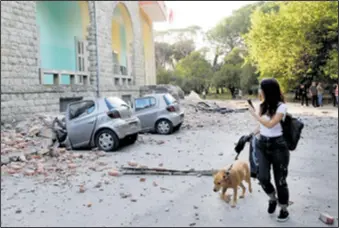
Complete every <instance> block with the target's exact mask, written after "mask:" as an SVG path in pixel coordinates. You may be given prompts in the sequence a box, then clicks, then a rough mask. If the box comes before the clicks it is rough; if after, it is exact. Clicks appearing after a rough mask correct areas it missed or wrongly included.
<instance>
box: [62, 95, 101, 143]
mask: <svg viewBox="0 0 339 228" xmlns="http://www.w3.org/2000/svg"><path fill="white" fill-rule="evenodd" d="M97 108H98V107H97V106H96V104H95V102H94V101H93V100H84V101H79V102H74V103H71V104H69V105H68V108H67V112H66V128H67V134H68V138H69V140H70V142H71V144H72V147H73V148H79V147H84V146H88V145H89V143H90V140H91V136H92V133H93V130H94V127H95V124H96V118H97Z"/></svg>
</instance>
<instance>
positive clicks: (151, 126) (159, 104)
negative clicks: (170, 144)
mask: <svg viewBox="0 0 339 228" xmlns="http://www.w3.org/2000/svg"><path fill="white" fill-rule="evenodd" d="M134 110H135V115H136V116H137V117H139V119H140V122H141V128H142V131H143V132H147V131H156V132H157V133H158V134H161V135H168V134H171V133H172V132H173V131H174V130H178V129H179V128H180V127H181V125H182V123H183V121H184V111H183V110H182V109H181V108H180V104H179V103H178V101H177V100H176V99H175V98H174V97H173V96H172V95H171V94H169V93H155V94H148V95H144V96H143V97H140V98H137V99H135V107H134Z"/></svg>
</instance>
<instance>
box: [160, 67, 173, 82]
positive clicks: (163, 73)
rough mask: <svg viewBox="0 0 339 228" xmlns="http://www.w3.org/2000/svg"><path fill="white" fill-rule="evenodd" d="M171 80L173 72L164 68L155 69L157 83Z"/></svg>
mask: <svg viewBox="0 0 339 228" xmlns="http://www.w3.org/2000/svg"><path fill="white" fill-rule="evenodd" d="M172 81H173V72H172V71H168V70H165V69H164V68H158V69H157V83H158V84H170V83H171V82H172Z"/></svg>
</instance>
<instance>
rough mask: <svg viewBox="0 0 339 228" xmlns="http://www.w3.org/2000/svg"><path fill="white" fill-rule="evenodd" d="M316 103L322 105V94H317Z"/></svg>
mask: <svg viewBox="0 0 339 228" xmlns="http://www.w3.org/2000/svg"><path fill="white" fill-rule="evenodd" d="M318 105H319V106H323V95H322V94H318Z"/></svg>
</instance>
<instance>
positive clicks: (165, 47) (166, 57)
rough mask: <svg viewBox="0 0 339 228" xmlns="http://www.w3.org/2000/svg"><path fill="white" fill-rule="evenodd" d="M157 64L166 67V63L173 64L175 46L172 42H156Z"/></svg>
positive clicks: (157, 66)
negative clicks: (173, 46)
mask: <svg viewBox="0 0 339 228" xmlns="http://www.w3.org/2000/svg"><path fill="white" fill-rule="evenodd" d="M154 49H155V64H156V68H157V69H158V68H165V67H166V64H170V65H172V64H173V61H172V56H173V48H172V46H171V45H170V44H168V43H164V42H155V43H154Z"/></svg>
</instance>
